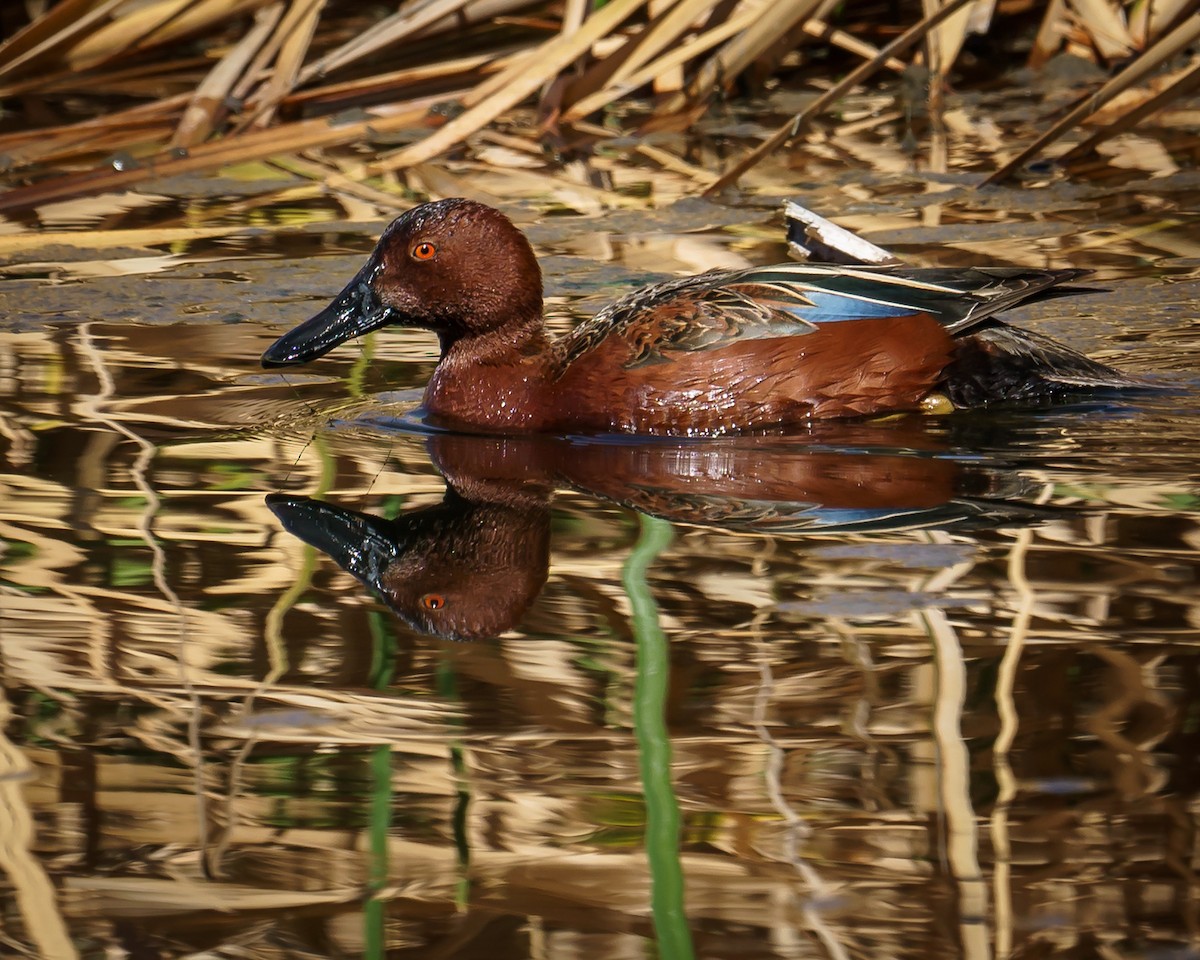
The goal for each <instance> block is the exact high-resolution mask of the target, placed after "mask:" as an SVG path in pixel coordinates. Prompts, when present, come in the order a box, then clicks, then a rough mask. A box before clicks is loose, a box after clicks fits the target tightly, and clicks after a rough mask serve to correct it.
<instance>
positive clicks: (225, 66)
mask: <svg viewBox="0 0 1200 960" xmlns="http://www.w3.org/2000/svg"><path fill="white" fill-rule="evenodd" d="M282 16H283V5H282V4H280V3H273V4H271V5H270V6H269V7H262V8H261V9H259V10H258V11H257V12H256V13H255V15H254V26H253V27H251V28H250V29H249V30H248V31H247V32H246V34H245V36H243V37H242V39H241V40H239V41H238V42H237V43H236V44H235V45H234V47H233V49H232V50H230V51H229V53H227V54H226V55H225V56H224V57H222V58H221V60H220V61H219V62H218V63H217V65H216V66H215V67H213V68H212V70H210V71H209V73H208V75H207V76H206V77H205V78H204V79H203V80H202V81H201V83H200V86H198V87H197V88H196V92H195V93H194V94H192V98H191V101H190V102H189V103H188V105H187V108H186V109H185V110H184V113H183V117H182V118H181V119H180V121H179V126H178V127H177V128H176V130H175V136H174V137H172V138H171V146H172V147H176V148H179V147H191V146H194V145H195V144H197V143H201V142H203V141H204V140H206V139H208V136H209V134H211V133H212V132H213V130H215V129H216V126H217V117H218V116H219V115H220V113H221V112H222V111H223V110H224V109H225V102H226V98H228V97H229V96H230V94H231V92H232V90H233V85H234V84H235V83H236V82H237V80H238V78H239V77H241V76H242V75H243V74H244V73H245V71H246V67H247V66H248V64H249V63H250V61H251V59H252V58H253V57H254V56H255V54H257V53H258V51H259V50H260V49H261V48H262V46H263V44H264V43H266V40H267V37H268V35H269V34H270V33H271V31H273V30H274V29H275V25H276V24H277V23H278V22H279V19H280V17H282Z"/></svg>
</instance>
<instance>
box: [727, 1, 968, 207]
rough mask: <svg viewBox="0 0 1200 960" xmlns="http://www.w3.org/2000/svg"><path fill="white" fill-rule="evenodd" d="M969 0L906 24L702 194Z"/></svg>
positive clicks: (741, 169)
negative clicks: (868, 58) (894, 36)
mask: <svg viewBox="0 0 1200 960" xmlns="http://www.w3.org/2000/svg"><path fill="white" fill-rule="evenodd" d="M970 2H972V0H949V3H947V4H946V5H945V6H944V7H942V8H941V9H940V10H938V11H937V13H935V14H934V15H933V16H930V17H926V18H925V19H924V20H922V21H920V22H919V23H917V24H915V25H913V26H912V27H909V29H908V30H906V31H905V32H904V33H902V34H901V35H900V36H898V37H897V38H896V39H895V40H893V41H892V42H891V43H889V44H888V45H887V46H885V47H884V48H883V49H882V50H880V51H879V55H878V56H876V57H875V58H874V59H873V60H868V61H867V62H865V63H862V64H859V66H858V67H856V68H855V69H854V70H851V71H850V73H848V74H847V75H846V76H845V77H843V78H842V80H841V81H840V82H839V83H837V84H835V85H834V86H832V87H830V88H829V89H828V90H827V91H825V93H823V94H822V95H821V96H819V97H818V98H817V99H816V100H814V101H813V102H812V103H811V104H809V106H807V107H806V108H805V109H804V110H802V111H801V112H800V113H798V114H796V115H795V116H794V117H793V118H792V119H791V120H790V121H788V122H787V123H785V124H784V125H783V126H781V127H780V128H779V129H778V130H776V131H775V132H774V133H773V134H771V136H769V137H768V138H767V139H766V140H764V141H763V142H762V143H760V144H759V145H758V146H757V147H755V148H754V149H753V150H751V151H750V152H749V153H748V154H747V155H746V156H745V157H743V158H742V159H741V160H739V161H738V162H737V163H736V164H734V165H733V167H731V168H730V169H729V170H727V171H726V172H725V173H723V174H721V176H720V177H718V178H717V180H716V182H715V183H713V184H712V186H710V187H709V188H708V189H707V190H705V191H704V195H705V196H712V195H713V194H715V193H718V192H720V191H721V190H723V189H724V188H725V187H727V186H729V185H730V184H732V183H734V182H736V181H737V180H738V178H739V177H741V176H742V174H744V173H745V172H746V171H747V170H749V169H750V168H751V167H753V166H754V165H755V164H756V163H758V162H759V161H760V160H762V158H763V157H765V156H767V154H769V153H771V152H773V151H774V150H776V149H778V148H779V147H780V146H782V145H783V144H784V143H786V142H787V141H788V140H790V139H792V138H793V137H795V136H797V135H798V134H799V133H800V131H801V130H802V129H804V127H805V126H806V125H807V124H808V123H809V122H810V121H811V120H812V118H813V117H815V116H816V115H817V114H818V113H820V112H821V111H822V110H824V109H825V108H826V107H827V106H829V105H830V104H831V103H834V102H836V101H837V100H839V99H840V98H841V97H843V96H845V95H846V94H847V93H848V92H849V91H850V90H851V89H853V88H854V87H855V86H856V85H857V84H859V83H861V82H862V81H863V80H865V79H866V78H867V77H869V76H870V75H871V74H872V73H874V72H875V71H876V70H878V69H880V68H881V67H882V66H883V64H884V63H885V62H886V61H887V60H888V59H889V58H891V57H894V56H897V55H898V54H901V53H903V52H904V51H906V50H908V49H909V48H910V47H912V46H913V45H915V44H917V43H919V42H920V41H921V39H922V38H923V37H924V36H925V35H926V34H927V33H928V32H929V31H930V30H932V29H933V28H934V27H936V26H937V25H938V24H939V23H941V22H942V21H943V20H945V19H946V18H947V17H950V16H952V15H953V14H954V13H956V12H957V11H958V10H960V9H961V8H962V7H963V6H965V5H966V4H967V3H970Z"/></svg>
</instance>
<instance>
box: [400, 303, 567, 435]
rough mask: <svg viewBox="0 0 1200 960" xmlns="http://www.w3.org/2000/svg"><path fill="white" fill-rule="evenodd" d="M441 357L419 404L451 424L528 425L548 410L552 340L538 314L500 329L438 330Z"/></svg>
mask: <svg viewBox="0 0 1200 960" xmlns="http://www.w3.org/2000/svg"><path fill="white" fill-rule="evenodd" d="M441 341H442V357H441V360H440V361H439V362H438V365H437V369H436V370H435V371H434V373H433V376H432V377H431V378H430V380H429V386H428V387H426V389H425V401H424V406H425V409H426V411H428V413H430V414H431V415H432V416H433V417H434V418H435V419H437V420H439V421H441V422H443V423H444V424H445V425H447V426H450V427H452V428H453V427H479V428H483V429H496V430H506V429H519V430H531V429H539V428H541V427H543V426H544V425H545V424H544V421H545V420H546V418H547V417H549V416H551V414H552V409H551V408H550V407H548V406H547V404H546V403H544V400H545V394H546V390H547V388H548V386H547V385H548V381H549V380H550V370H551V367H552V364H553V345H552V343H551V341H550V339H549V337H547V335H546V330H545V328H544V327H543V325H542V320H541V317H538V318H537V320H536V321H534V320H532V319H531V320H529V321H528V322H523V323H519V324H516V323H509V324H506V325H505V326H504V328H503V329H499V330H488V331H485V332H483V333H472V334H468V335H460V336H457V337H453V336H450V335H446V334H442V336H441Z"/></svg>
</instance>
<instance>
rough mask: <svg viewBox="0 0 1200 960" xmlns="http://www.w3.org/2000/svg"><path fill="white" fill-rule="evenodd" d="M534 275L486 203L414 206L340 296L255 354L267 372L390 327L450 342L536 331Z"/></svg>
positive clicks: (538, 302)
mask: <svg viewBox="0 0 1200 960" xmlns="http://www.w3.org/2000/svg"><path fill="white" fill-rule="evenodd" d="M541 317H542V274H541V269H540V268H539V267H538V262H537V257H536V256H535V255H534V252H533V248H532V247H530V245H529V241H528V240H526V239H525V237H524V235H523V234H522V233H521V231H520V230H518V229H517V228H516V227H515V226H514V225H513V224H512V222H511V221H510V220H509V219H508V218H507V217H506V216H504V214H502V213H500V211H498V210H495V209H493V208H491V207H488V206H485V205H483V204H481V203H476V202H474V201H472V200H464V199H461V198H453V199H448V200H438V201H435V202H433V203H425V204H421V205H420V206H418V207H414V208H413V209H412V210H409V211H407V212H406V213H403V214H401V215H400V216H399V217H397V218H396V219H395V220H393V221H392V223H391V224H390V225H389V226H388V228H387V229H386V230H384V232H383V235H382V236H381V237H380V238H379V242H378V243H377V244H376V245H375V249H374V251H372V253H371V256H370V257H369V258H368V259H367V262H366V263H365V264H364V265H363V267H362V269H361V270H359V271H358V273H357V274H356V275H355V277H354V279H353V280H351V281H350V282H349V283H348V284H347V285H346V288H345V289H344V290H342V292H341V293H339V294H338V295H337V296H336V297H335V298H334V299H333V301H332V302H331V303H330V304H329V306H327V307H326V308H325V309H324V310H322V311H321V312H320V313H318V314H317V315H316V316H315V317H313V318H312V319H310V320H307V321H305V322H304V323H302V324H300V325H299V326H298V327H296V328H294V329H293V330H290V331H289V332H288V333H285V334H284V335H283V336H282V337H280V338H279V339H278V340H276V341H275V342H274V343H273V344H271V346H270V347H269V348H267V350H266V352H265V353H264V354H263V355H262V365H263V366H264V367H267V368H272V367H286V366H291V365H293V364H298V363H307V362H308V361H309V360H315V359H316V358H317V357H320V356H323V355H324V354H326V353H328V352H329V351H330V350H332V349H333V348H334V347H336V346H337V345H338V344H340V343H344V342H345V341H346V340H349V339H351V338H353V337H357V336H361V335H362V334H364V333H370V332H371V331H372V330H376V329H378V328H379V327H382V326H385V325H388V324H393V325H396V326H403V327H421V328H424V329H427V330H432V331H434V332H435V333H437V334H438V337H439V339H440V340H441V346H442V352H443V353H445V351H446V350H447V349H449V347H450V346H451V345H452V344H453V343H455V342H456V341H458V340H460V339H463V338H465V337H472V336H478V335H482V334H487V333H490V332H493V331H497V330H503V329H505V328H507V327H511V328H514V329H517V330H519V329H521V328H523V327H530V328H533V327H537V328H538V329H540V325H541Z"/></svg>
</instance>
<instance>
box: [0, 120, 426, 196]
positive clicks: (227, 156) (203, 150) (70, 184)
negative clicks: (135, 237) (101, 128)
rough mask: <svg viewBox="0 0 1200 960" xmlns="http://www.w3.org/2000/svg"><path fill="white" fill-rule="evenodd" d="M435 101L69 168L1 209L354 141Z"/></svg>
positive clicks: (396, 125) (399, 124) (17, 192)
mask: <svg viewBox="0 0 1200 960" xmlns="http://www.w3.org/2000/svg"><path fill="white" fill-rule="evenodd" d="M431 105H432V102H431V100H430V99H429V98H423V99H418V100H412V101H407V102H404V103H398V104H394V107H395V109H396V111H397V112H396V113H394V114H392V115H390V116H387V117H378V116H376V117H371V118H369V119H366V120H355V121H352V122H348V123H344V124H336V125H335V124H333V123H331V122H330V118H328V117H318V118H315V119H311V120H300V121H297V122H295V123H288V124H281V125H280V126H277V127H271V128H269V129H266V130H254V131H251V132H249V133H245V134H243V135H242V136H240V137H236V138H233V139H229V140H218V141H216V142H211V143H202V144H199V145H198V146H197V147H195V148H194V149H192V150H191V151H189V152H188V153H187V155H186V156H171V157H167V158H166V159H154V160H152V161H149V162H148V163H147V164H146V165H145V166H143V167H137V168H134V169H130V170H115V169H104V170H88V171H85V172H83V173H76V174H66V175H65V176H60V177H56V178H54V179H52V180H46V181H43V182H40V183H34V184H30V185H29V186H25V187H18V188H16V189H14V190H9V191H8V192H7V193H0V212H4V211H7V210H27V209H30V208H31V207H37V206H40V205H41V204H43V203H50V202H53V201H56V200H66V199H69V198H71V197H77V196H80V195H82V194H88V193H101V192H103V191H107V190H127V189H129V188H131V187H133V186H135V185H136V184H138V183H140V182H142V181H144V180H149V179H151V178H156V177H168V176H174V175H176V174H181V173H196V172H199V171H202V170H211V169H214V168H216V167H221V166H226V165H228V164H234V163H245V162H247V161H250V160H259V159H262V158H263V157H269V156H273V155H275V154H286V153H294V152H296V151H299V150H308V149H311V148H313V147H329V146H338V145H342V144H347V143H353V142H355V141H358V140H363V139H365V138H366V137H368V136H369V135H370V134H371V133H372V132H375V133H388V132H391V131H397V130H405V129H409V128H411V127H414V126H417V125H418V124H420V123H421V121H422V120H424V119H425V117H426V115H427V113H428V111H429V107H430V106H431Z"/></svg>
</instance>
